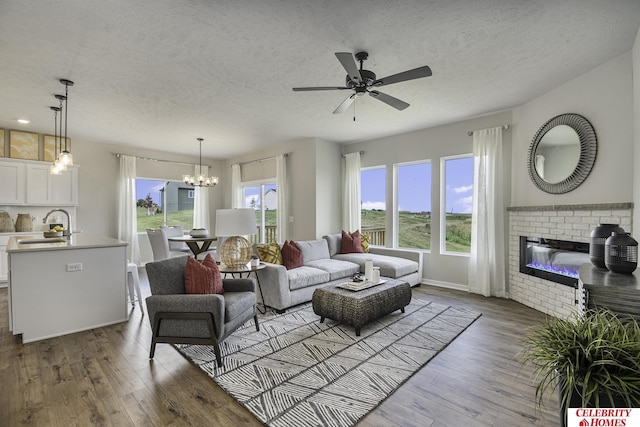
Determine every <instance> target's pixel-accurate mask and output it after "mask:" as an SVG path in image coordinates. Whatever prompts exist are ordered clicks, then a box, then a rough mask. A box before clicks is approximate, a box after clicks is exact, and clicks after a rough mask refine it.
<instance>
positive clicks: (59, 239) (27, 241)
mask: <svg viewBox="0 0 640 427" xmlns="http://www.w3.org/2000/svg"><path fill="white" fill-rule="evenodd" d="M66 241H67V240H66V239H65V238H64V237H50V238H46V239H20V240H18V243H19V244H21V245H34V244H41V243H66Z"/></svg>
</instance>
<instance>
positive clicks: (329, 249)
mask: <svg viewBox="0 0 640 427" xmlns="http://www.w3.org/2000/svg"><path fill="white" fill-rule="evenodd" d="M296 244H297V245H298V246H299V247H300V249H301V251H302V258H303V263H304V265H303V266H302V267H298V268H294V269H292V270H287V269H286V268H285V266H284V265H277V264H270V263H265V265H266V267H265V268H264V269H262V270H260V271H259V272H258V278H259V279H260V284H261V288H262V299H263V302H264V304H265V305H267V306H268V307H272V308H274V309H275V310H276V311H277V312H283V311H284V310H285V309H287V308H289V307H292V306H294V305H297V304H302V303H304V302H308V301H311V298H312V296H313V292H314V291H315V290H316V289H319V288H323V287H327V286H332V285H338V284H340V283H344V282H347V281H349V279H350V278H351V277H353V275H354V274H355V273H358V272H361V273H363V272H364V265H365V262H366V261H367V260H368V259H371V260H372V261H373V265H374V266H376V267H380V275H381V276H383V277H391V278H394V279H400V280H404V281H405V282H407V283H409V285H411V286H416V285H419V284H420V282H421V281H422V253H421V252H419V251H412V250H405V249H391V248H381V247H373V246H372V247H370V248H369V253H350V254H341V253H339V252H340V246H341V244H342V236H341V234H331V235H327V236H323V238H322V239H318V240H302V241H296Z"/></svg>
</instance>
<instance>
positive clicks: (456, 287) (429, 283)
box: [420, 279, 469, 292]
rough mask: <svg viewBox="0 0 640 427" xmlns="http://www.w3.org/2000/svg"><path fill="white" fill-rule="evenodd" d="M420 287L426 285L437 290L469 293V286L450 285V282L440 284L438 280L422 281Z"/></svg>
mask: <svg viewBox="0 0 640 427" xmlns="http://www.w3.org/2000/svg"><path fill="white" fill-rule="evenodd" d="M420 283H421V284H422V285H427V286H437V287H439V288H447V289H454V290H456V291H467V292H468V291H469V286H468V285H461V284H460V283H451V282H442V281H440V280H433V279H427V280H425V279H422V282H420Z"/></svg>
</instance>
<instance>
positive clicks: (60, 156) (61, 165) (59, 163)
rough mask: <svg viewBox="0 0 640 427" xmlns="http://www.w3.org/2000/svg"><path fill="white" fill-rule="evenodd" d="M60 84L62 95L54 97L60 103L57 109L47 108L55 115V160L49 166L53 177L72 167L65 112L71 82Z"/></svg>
mask: <svg viewBox="0 0 640 427" xmlns="http://www.w3.org/2000/svg"><path fill="white" fill-rule="evenodd" d="M60 83H62V84H63V85H64V95H55V97H56V99H57V100H58V101H60V106H59V107H49V108H51V109H52V110H53V111H55V114H56V122H55V128H54V129H55V132H54V136H53V138H54V146H55V148H54V155H55V157H54V158H55V160H54V162H53V164H52V165H51V169H50V172H51V174H53V175H59V174H60V173H61V172H62V171H66V170H67V166H72V165H73V156H72V155H71V153H70V152H69V147H68V145H67V144H68V142H69V141H68V138H67V112H68V108H69V107H68V101H69V86H73V82H72V81H71V80H67V79H60ZM58 113H60V133H58V120H57V117H58ZM63 116H64V147H63V145H62V138H63V136H62V118H63Z"/></svg>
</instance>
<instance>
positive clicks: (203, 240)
mask: <svg viewBox="0 0 640 427" xmlns="http://www.w3.org/2000/svg"><path fill="white" fill-rule="evenodd" d="M167 240H169V241H170V242H182V243H186V244H187V246H188V247H189V249H190V250H191V252H192V253H193V256H194V257H196V258H197V257H198V255H199V254H201V253H202V252H206V251H208V250H209V247H210V246H211V243H212V242H215V241H216V240H218V237H216V236H212V235H206V236H198V237H194V236H189V235H186V234H185V235H184V236H173V237H167Z"/></svg>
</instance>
